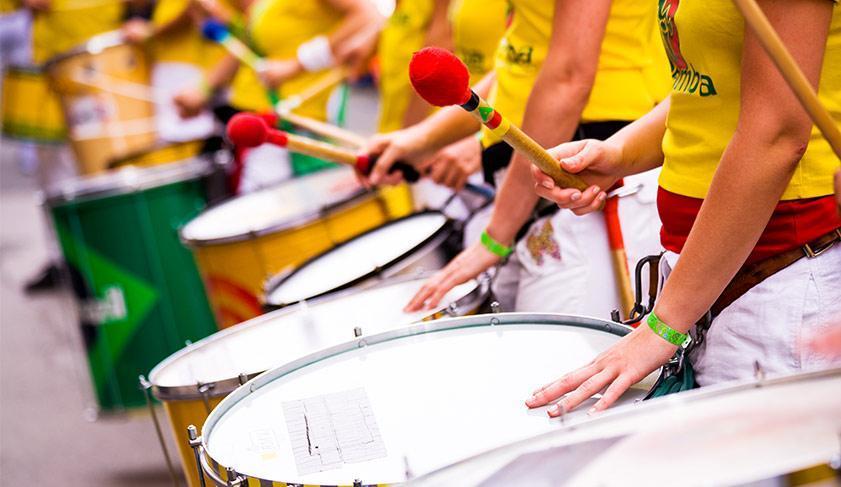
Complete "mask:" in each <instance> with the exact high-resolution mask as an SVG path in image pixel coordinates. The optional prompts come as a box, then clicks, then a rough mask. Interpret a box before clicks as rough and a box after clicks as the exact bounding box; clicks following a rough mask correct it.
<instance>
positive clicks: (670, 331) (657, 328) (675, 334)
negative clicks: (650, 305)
mask: <svg viewBox="0 0 841 487" xmlns="http://www.w3.org/2000/svg"><path fill="white" fill-rule="evenodd" d="M648 327H649V328H651V331H653V332H654V334H656V335H657V336H659V337H660V338H662V339H663V340H666V341H667V342H669V343H671V344H672V345H674V346H676V347H685V346H686V345H689V342H690V341H691V340H692V339H691V338H690V337H689V335H688V334H686V333H681V332H679V331H677V330H675V329H674V328H672V327H670V326H669V325H667V324H665V323H663V321H662V320H661V319H660V318H658V317H657V315H655V314H654V313H653V312H652V313H651V314H649V315H648Z"/></svg>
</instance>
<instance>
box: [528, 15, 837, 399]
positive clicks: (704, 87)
mask: <svg viewBox="0 0 841 487" xmlns="http://www.w3.org/2000/svg"><path fill="white" fill-rule="evenodd" d="M758 3H759V5H760V7H761V8H762V9H763V10H764V12H765V14H766V15H767V16H768V18H769V19H770V20H771V22H772V24H773V26H774V28H775V29H776V31H777V32H778V33H779V35H780V37H781V38H782V40H783V42H784V43H785V45H786V46H787V47H788V49H789V50H790V51H791V53H792V55H793V56H794V58H795V60H796V62H797V64H798V65H799V66H800V67H801V68H802V69H803V71H804V73H805V75H806V77H807V78H808V79H809V80H810V82H811V83H812V85H813V87H815V88H816V89H817V91H818V93H819V96H820V98H821V100H822V102H823V103H824V105H825V106H826V107H827V108H828V109H829V111H830V112H831V115H832V116H833V118H835V120H836V123H837V122H841V49H839V46H841V10H839V9H837V8H834V5H833V2H830V1H828V0H804V1H800V2H774V1H770V0H759V2H758ZM660 25H661V26H662V29H663V36H664V37H663V40H664V44H665V46H666V50H667V53H668V55H669V58H670V60H671V64H672V73H673V76H674V79H675V83H674V88H673V91H672V94H671V97H670V98H669V99H668V100H666V101H664V102H663V103H661V104H660V105H658V106H657V107H656V108H655V109H654V110H652V111H651V112H650V113H648V114H647V115H646V116H645V117H643V118H641V119H640V120H638V121H637V122H634V123H633V124H631V125H629V126H628V127H626V128H625V129H623V130H622V131H620V132H619V133H617V134H616V135H614V136H613V137H611V138H609V139H608V140H606V141H604V142H599V141H594V140H587V141H580V142H573V143H568V144H562V145H560V146H559V147H557V148H556V149H555V150H554V154H555V156H556V157H557V158H558V159H559V160H560V162H561V165H562V166H563V167H564V168H566V169H567V170H569V171H571V172H574V173H578V174H579V175H580V176H582V177H583V178H584V179H585V180H586V181H588V182H590V183H591V184H596V185H598V186H599V187H600V188H605V187H609V186H610V185H611V184H612V183H613V181H615V180H616V179H618V178H620V177H623V176H625V175H628V174H632V173H635V172H639V171H645V170H647V169H650V168H652V167H658V166H660V165H662V167H663V169H662V174H661V177H660V187H659V190H658V200H659V205H658V206H659V209H660V214H661V218H662V222H663V227H662V230H661V241H662V243H663V246H664V247H665V248H666V254H665V255H664V259H665V262H664V264H665V265H664V270H665V272H666V275H668V278H667V281H666V283H665V286H664V288H663V289H662V292H661V293H660V297H659V299H658V301H657V304H656V306H655V308H654V311H653V312H652V313H651V314H650V315H649V316H648V318H647V320H646V323H645V324H643V325H641V326H640V327H639V328H637V329H636V330H634V331H633V332H632V333H631V334H629V335H628V336H626V337H624V338H623V339H622V341H621V342H620V343H618V344H617V345H616V346H614V347H613V348H612V349H611V350H609V351H608V352H606V353H604V354H602V355H600V356H599V358H597V359H596V360H595V361H594V362H592V363H590V364H588V365H586V366H585V367H583V368H581V369H578V370H576V371H574V372H572V373H569V374H567V375H565V376H563V377H561V378H560V379H559V380H558V381H556V382H554V383H552V384H549V385H547V386H545V387H544V388H542V389H540V390H538V392H536V393H535V394H534V396H533V397H531V398H530V399H528V400H527V402H526V404H527V405H528V406H530V407H537V406H542V405H545V404H547V403H548V402H551V401H554V400H556V399H558V398H560V397H561V396H563V395H564V394H567V393H569V394H568V395H567V396H566V397H565V398H564V399H562V400H561V401H560V402H559V403H558V404H556V405H555V406H553V407H552V408H550V409H549V413H550V415H558V414H560V413H561V412H563V411H568V410H571V409H573V408H575V407H576V406H577V405H579V404H581V402H582V401H583V400H585V399H586V398H589V397H590V396H592V395H594V394H596V393H597V392H599V391H603V390H605V389H606V390H605V392H603V394H602V397H601V399H600V400H599V401H598V402H597V403H596V404H595V406H593V408H592V411H599V410H602V409H604V408H606V407H608V406H610V405H611V404H612V403H613V402H614V401H615V400H616V398H617V397H618V396H619V395H620V394H621V393H622V392H623V391H624V390H626V389H627V388H628V387H629V386H630V385H632V384H634V383H635V382H637V381H638V380H640V379H641V378H642V377H644V376H645V375H647V374H648V373H649V372H651V371H653V370H655V369H656V368H658V367H659V366H660V365H662V364H664V363H665V362H666V361H667V360H669V358H670V357H672V355H673V354H674V353H675V351H676V350H677V348H678V347H679V346H681V344H682V342H683V341H684V338H685V334H686V333H688V332H689V331H690V329H691V328H692V326H693V324H694V323H696V322H698V321H699V320H701V318H702V317H703V316H704V315H705V314H706V313H707V312H708V310H712V314H713V316H714V319H713V321H712V326H711V327H709V329H708V330H707V331H706V336H705V337H704V340H703V343H701V344H700V345H699V346H698V347H697V349H695V350H694V351H693V353H691V354H690V362H691V366H692V367H693V368H694V372H695V374H696V378H697V382H698V384H700V385H701V386H706V385H709V384H715V383H719V382H723V381H728V380H734V379H744V378H749V377H752V376H753V375H754V373H755V372H754V369H755V367H757V366H758V367H760V368H761V369H762V370H763V371H764V372H765V373H766V374H768V373H771V374H779V373H791V372H796V371H800V370H808V369H813V368H818V367H825V366H831V365H835V366H838V365H841V358H839V357H836V358H835V359H834V360H835V361H834V362H833V361H832V360H831V359H829V358H826V357H822V356H820V355H819V354H816V353H814V352H813V351H810V350H809V348H807V347H805V346H804V344H803V343H802V341H804V340H807V339H808V338H809V337H821V336H825V334H829V332H830V330H831V328H830V326H831V325H833V324H836V323H837V322H838V318H839V317H841V243H839V240H841V216H839V214H838V212H837V209H836V204H835V201H834V198H833V195H832V192H833V175H834V174H835V172H836V171H837V170H838V164H839V161H838V160H837V158H836V157H835V156H834V155H833V153H832V150H831V149H830V146H829V144H828V143H827V141H826V140H825V139H824V137H823V135H822V134H821V133H820V132H819V131H818V130H817V129H816V128H813V127H812V122H811V120H810V119H809V117H808V116H807V114H806V112H805V111H804V110H803V108H802V107H801V106H800V104H799V103H798V101H797V99H796V98H795V96H794V94H793V93H792V91H791V89H790V88H789V87H788V85H787V83H786V82H785V81H784V79H783V78H782V77H781V75H780V74H779V72H778V71H777V69H776V68H775V66H774V65H773V63H772V62H771V60H770V59H769V57H768V56H767V55H766V54H765V52H764V51H763V50H762V47H761V46H760V42H759V40H758V38H757V37H756V36H755V35H754V33H753V32H752V31H751V30H749V29H747V28H745V27H744V23H743V19H742V17H741V16H740V14H739V12H738V10H737V9H736V7H735V6H734V5H733V4H732V3H731V2H730V1H729V0H711V1H705V2H693V1H686V2H682V3H680V4H678V2H670V3H669V2H667V3H666V6H665V7H664V8H662V9H661V14H660ZM769 101H770V102H769ZM747 167H750V169H749V170H746V169H745V168H747ZM533 172H534V181H535V188H536V190H537V192H538V194H540V195H541V196H544V197H546V198H550V199H552V200H553V201H555V202H557V203H558V204H559V205H560V206H562V207H564V208H571V209H573V210H574V211H575V212H576V213H582V214H584V213H588V212H591V211H593V210H594V209H595V208H598V207H599V206H600V205H601V203H600V202H599V195H603V194H604V193H603V191H599V190H596V189H593V188H591V189H588V190H587V191H583V192H579V191H575V190H570V189H562V188H558V187H555V186H554V184H553V183H552V182H551V180H550V179H549V178H548V177H547V176H546V175H544V174H543V173H540V172H539V171H537V170H534V169H533ZM678 257H679V263H678ZM676 264H677V265H676ZM734 276H735V277H734ZM747 276H750V277H747ZM728 303H729V305H728ZM695 340H698V336H697V334H696V336H695ZM690 346H691V345H690Z"/></svg>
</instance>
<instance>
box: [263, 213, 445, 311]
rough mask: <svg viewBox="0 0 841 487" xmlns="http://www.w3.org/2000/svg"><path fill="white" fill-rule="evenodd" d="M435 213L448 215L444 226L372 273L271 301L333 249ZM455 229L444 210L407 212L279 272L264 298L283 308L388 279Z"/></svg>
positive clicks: (269, 282) (268, 304)
mask: <svg viewBox="0 0 841 487" xmlns="http://www.w3.org/2000/svg"><path fill="white" fill-rule="evenodd" d="M433 214H434V215H441V216H443V217H444V224H443V225H441V228H439V229H438V230H436V231H435V232H434V233H433V234H432V235H430V236H429V237H427V238H425V239H424V240H423V241H421V242H420V243H418V244H417V245H415V246H414V247H412V248H411V249H409V250H408V251H406V252H405V253H403V254H401V255H399V256H397V257H395V258H394V259H392V260H390V261H388V262H386V263H385V264H383V265H381V266H379V267H377V268H375V269H374V270H372V271H370V272H367V273H365V274H363V275H361V276H358V277H356V278H354V279H353V280H351V281H348V282H346V283H344V284H340V285H338V286H336V287H334V288H332V289H329V290H327V291H324V292H322V293H319V294H316V295H315V296H310V297H309V298H305V299H302V300H298V301H293V302H291V303H276V302H275V303H273V302H269V296H271V295H272V294H273V293H274V292H275V291H277V289H278V288H279V287H281V286H283V285H284V284H285V283H286V282H287V281H289V280H290V279H292V278H293V277H295V276H297V275H298V274H299V273H302V272H304V271H305V270H306V267H307V266H309V265H310V264H312V263H313V262H316V261H317V260H319V259H321V258H323V257H324V256H326V255H328V254H330V253H331V252H334V251H336V250H339V249H341V248H343V247H346V246H349V245H352V244H353V242H355V241H357V240H359V239H362V238H364V237H366V236H368V235H371V234H374V233H376V232H378V231H380V230H382V229H384V228H387V227H390V226H393V225H398V224H400V223H402V222H404V221H406V220H411V219H413V218H418V217H421V216H425V215H433ZM453 231H455V223H454V222H453V220H451V219H450V218H449V217H447V215H445V214H443V213H441V212H440V211H436V210H424V211H420V212H417V213H412V214H411V215H406V216H404V217H401V218H398V219H396V220H391V221H389V222H386V223H384V224H382V225H380V226H378V227H376V228H372V229H370V230H367V231H365V232H363V233H361V234H359V235H357V236H355V237H353V238H351V239H350V240H347V241H345V242H342V243H340V244H338V245H336V246H334V247H332V248H330V249H328V250H325V251H324V252H322V253H320V254H318V255H315V256H313V257H310V258H309V259H307V260H306V261H304V262H303V263H301V265H299V266H297V267H296V268H295V269H294V270H292V271H291V272H288V273H281V274H280V275H279V278H277V279H270V280H269V281H268V282H267V284H266V286H265V287H264V289H263V296H265V298H264V300H265V304H266V305H267V306H270V307H272V308H273V309H282V308H285V307H287V306H291V305H293V304H298V303H300V302H301V301H308V300H310V299H315V298H319V297H322V296H326V295H328V294H332V293H335V292H338V291H343V290H346V289H348V288H352V287H358V286H360V285H363V284H364V283H366V282H368V281H372V280H373V281H381V280H384V279H388V278H389V277H391V276H393V275H395V274H397V273H398V272H400V270H401V269H403V268H405V267H408V266H409V265H411V262H407V260H409V259H410V257H412V256H414V255H417V254H418V253H421V252H422V251H424V250H427V249H435V248H438V247H439V246H440V245H441V244H443V243H444V242H445V241H446V240H447V238H449V236H450V235H451V234H452V232H453ZM426 253H428V252H423V254H424V255H425V254H426ZM276 277H277V276H276Z"/></svg>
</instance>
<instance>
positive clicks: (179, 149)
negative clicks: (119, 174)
mask: <svg viewBox="0 0 841 487" xmlns="http://www.w3.org/2000/svg"><path fill="white" fill-rule="evenodd" d="M203 145H204V141H202V140H191V141H189V142H176V143H172V144H166V145H162V146H160V147H156V148H154V149H152V150H144V151H140V152H135V153H133V154H129V155H127V156H125V157H122V158H119V159H114V160H112V161H111V162H110V163H109V165H108V166H109V167H108V168H109V169H116V168H119V167H123V166H139V167H150V166H157V165H160V164H167V163H169V162H172V161H183V160H187V159H192V158H193V157H196V156H198V155H199V153H200V152H201V149H202V146H203Z"/></svg>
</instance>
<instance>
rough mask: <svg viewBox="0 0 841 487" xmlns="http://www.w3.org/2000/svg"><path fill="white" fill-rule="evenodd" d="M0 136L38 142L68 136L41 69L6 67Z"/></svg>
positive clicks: (56, 102) (33, 67)
mask: <svg viewBox="0 0 841 487" xmlns="http://www.w3.org/2000/svg"><path fill="white" fill-rule="evenodd" d="M2 102H3V135H4V136H5V137H10V138H13V139H20V140H26V141H30V142H39V143H59V142H63V141H64V140H65V138H66V136H67V131H66V130H65V128H64V118H63V115H62V113H61V105H59V102H58V97H57V96H56V94H55V93H54V92H53V90H51V89H50V86H49V84H48V83H47V78H46V76H45V75H44V72H43V70H42V69H41V68H38V67H35V66H26V67H25V66H9V67H7V68H6V70H5V72H4V73H3V98H2Z"/></svg>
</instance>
